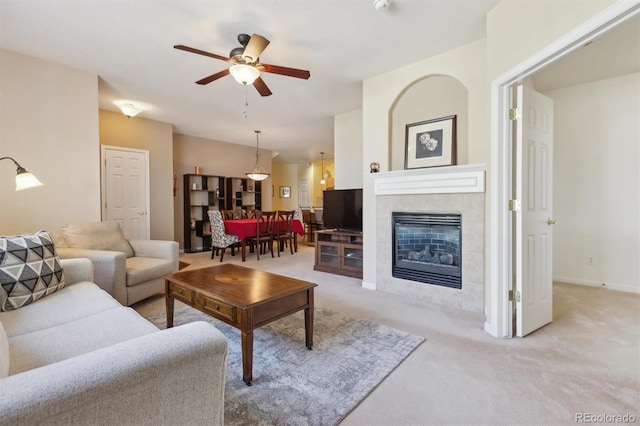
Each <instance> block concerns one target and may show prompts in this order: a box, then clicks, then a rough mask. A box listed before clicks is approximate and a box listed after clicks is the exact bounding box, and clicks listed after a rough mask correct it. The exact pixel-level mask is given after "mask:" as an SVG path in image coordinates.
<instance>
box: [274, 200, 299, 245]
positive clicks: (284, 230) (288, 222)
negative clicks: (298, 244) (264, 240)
mask: <svg viewBox="0 0 640 426" xmlns="http://www.w3.org/2000/svg"><path fill="white" fill-rule="evenodd" d="M294 213H295V212H294V211H293V210H279V211H278V214H277V217H276V220H275V222H274V232H273V240H274V241H276V247H277V248H278V257H280V250H281V248H283V247H284V244H285V243H288V244H289V248H290V249H291V254H293V238H294V237H293V215H294Z"/></svg>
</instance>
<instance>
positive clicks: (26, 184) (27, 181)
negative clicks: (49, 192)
mask: <svg viewBox="0 0 640 426" xmlns="http://www.w3.org/2000/svg"><path fill="white" fill-rule="evenodd" d="M42 185H43V184H42V182H40V181H39V180H38V178H37V177H35V176H34V175H33V174H31V173H29V172H28V171H26V170H25V171H24V172H22V173H18V174H17V175H16V191H22V190H23V189H29V188H35V187H36V186H42Z"/></svg>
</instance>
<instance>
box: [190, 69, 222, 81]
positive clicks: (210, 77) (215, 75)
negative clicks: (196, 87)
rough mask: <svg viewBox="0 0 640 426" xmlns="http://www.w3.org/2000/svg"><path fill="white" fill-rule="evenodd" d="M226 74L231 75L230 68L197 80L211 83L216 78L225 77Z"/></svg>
mask: <svg viewBox="0 0 640 426" xmlns="http://www.w3.org/2000/svg"><path fill="white" fill-rule="evenodd" d="M225 75H229V69H226V70H222V71H220V72H217V73H215V74H211V75H210V76H209V77H205V78H203V79H202V80H198V81H196V83H197V84H209V83H211V82H212V81H214V80H217V79H219V78H222V77H224V76H225Z"/></svg>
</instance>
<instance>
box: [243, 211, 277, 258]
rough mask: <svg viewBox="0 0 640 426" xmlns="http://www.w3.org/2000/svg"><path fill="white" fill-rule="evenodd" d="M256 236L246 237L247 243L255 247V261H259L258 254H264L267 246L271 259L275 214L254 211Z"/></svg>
mask: <svg viewBox="0 0 640 426" xmlns="http://www.w3.org/2000/svg"><path fill="white" fill-rule="evenodd" d="M255 215H256V217H255V219H256V235H255V237H247V243H248V244H251V245H252V246H255V251H256V255H257V259H258V260H260V253H262V254H265V252H266V246H267V244H268V245H269V251H271V257H273V241H274V240H273V238H272V231H273V222H274V219H275V217H276V214H275V212H261V211H259V210H258V211H256V213H255Z"/></svg>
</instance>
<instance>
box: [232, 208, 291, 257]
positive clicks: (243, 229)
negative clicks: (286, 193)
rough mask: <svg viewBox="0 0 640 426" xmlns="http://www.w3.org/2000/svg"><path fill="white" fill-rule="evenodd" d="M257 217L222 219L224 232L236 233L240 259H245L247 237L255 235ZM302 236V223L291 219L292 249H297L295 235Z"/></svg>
mask: <svg viewBox="0 0 640 426" xmlns="http://www.w3.org/2000/svg"><path fill="white" fill-rule="evenodd" d="M257 227H258V219H229V220H225V221H224V230H225V233H226V234H231V235H237V236H238V240H239V242H240V248H241V252H242V261H243V262H246V260H247V237H255V236H256V234H257V233H258V232H257ZM298 235H300V236H304V224H303V223H302V221H301V220H300V219H297V218H296V219H293V249H294V250H295V251H296V252H297V251H298V238H297V236H298Z"/></svg>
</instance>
